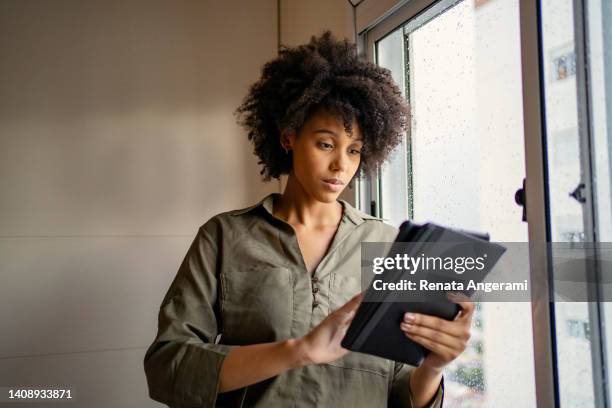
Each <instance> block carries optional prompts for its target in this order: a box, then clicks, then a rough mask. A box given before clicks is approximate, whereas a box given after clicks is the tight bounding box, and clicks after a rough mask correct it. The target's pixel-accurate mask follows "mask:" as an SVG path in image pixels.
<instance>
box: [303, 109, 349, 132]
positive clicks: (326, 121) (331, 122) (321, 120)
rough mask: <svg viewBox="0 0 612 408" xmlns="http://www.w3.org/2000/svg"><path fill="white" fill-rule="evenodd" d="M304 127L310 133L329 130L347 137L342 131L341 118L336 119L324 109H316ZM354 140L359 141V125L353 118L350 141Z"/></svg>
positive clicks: (343, 130)
mask: <svg viewBox="0 0 612 408" xmlns="http://www.w3.org/2000/svg"><path fill="white" fill-rule="evenodd" d="M304 125H305V127H308V128H309V130H311V131H316V130H318V129H327V130H331V131H333V132H334V133H337V134H338V135H346V136H347V137H349V135H348V134H347V133H346V131H345V129H344V123H343V122H342V119H341V118H338V117H336V116H335V115H333V114H331V113H330V112H329V111H327V110H325V109H318V110H316V111H315V112H313V113H312V114H311V115H310V116H309V117H308V120H307V121H306V123H305V124H304ZM355 136H356V138H358V139H361V129H360V128H359V123H358V122H357V121H356V120H355V118H353V123H352V137H351V138H352V139H354V138H355Z"/></svg>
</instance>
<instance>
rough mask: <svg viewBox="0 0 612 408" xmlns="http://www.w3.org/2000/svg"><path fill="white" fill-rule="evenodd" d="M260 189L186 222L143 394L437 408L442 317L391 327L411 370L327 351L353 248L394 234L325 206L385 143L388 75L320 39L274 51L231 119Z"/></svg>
mask: <svg viewBox="0 0 612 408" xmlns="http://www.w3.org/2000/svg"><path fill="white" fill-rule="evenodd" d="M237 114H238V115H239V119H240V123H241V124H242V125H243V126H244V127H245V128H246V129H247V131H248V137H249V140H251V141H252V142H253V143H254V147H255V149H254V150H255V154H257V156H258V157H259V158H260V164H261V165H262V168H263V169H262V174H263V176H264V179H265V180H270V179H271V178H278V177H280V176H281V175H282V174H288V179H287V185H286V188H285V190H284V192H283V193H282V194H271V195H269V196H268V197H265V198H264V199H263V200H262V201H261V202H259V203H258V204H256V205H254V206H251V207H248V208H245V209H242V210H235V211H229V212H226V213H222V214H218V215H216V216H214V217H213V218H211V219H210V220H209V221H207V222H206V223H205V224H204V225H202V226H201V227H200V229H199V231H198V234H197V236H196V238H195V240H194V241H193V244H192V245H191V247H190V248H189V250H188V252H187V255H186V256H185V259H184V261H183V263H182V264H181V266H180V268H179V271H178V273H177V275H176V277H175V279H174V281H173V282H172V284H171V286H170V289H169V290H168V293H167V294H166V296H165V298H164V300H163V302H162V306H161V308H160V311H159V330H158V334H157V337H156V339H155V341H154V342H153V344H152V345H151V346H150V347H149V349H148V351H147V353H146V356H145V361H144V365H145V371H146V375H147V381H148V385H149V393H150V396H151V397H152V398H153V399H155V400H158V401H161V402H164V403H166V404H168V405H170V406H175V407H196V406H198V407H202V406H204V407H212V406H224V407H238V406H245V407H247V406H248V407H251V406H258V407H259V406H261V407H273V406H279V407H285V406H292V407H293V406H297V407H332V406H333V407H345V406H351V407H382V406H398V407H400V406H401V407H424V406H441V404H442V398H443V382H442V370H443V368H444V367H445V366H446V365H447V364H448V363H450V362H451V361H452V360H453V359H455V358H456V357H457V356H458V355H459V354H460V353H461V352H462V351H463V350H464V349H465V347H466V343H467V340H468V338H469V328H470V322H471V317H472V313H473V309H474V307H473V304H472V303H471V302H464V301H461V300H460V299H455V301H457V303H459V304H460V306H461V307H462V311H461V313H460V315H459V316H458V317H457V318H456V319H455V320H454V321H452V322H449V321H446V320H443V319H438V318H435V317H432V316H425V315H414V316H406V317H405V319H404V321H403V322H401V323H399V325H400V328H401V330H403V331H404V332H405V333H406V336H407V337H409V338H411V339H413V340H414V341H416V342H418V343H420V344H422V345H424V346H425V347H427V348H428V349H430V350H431V353H430V354H429V355H428V356H427V358H426V359H425V360H424V362H423V363H422V365H421V366H419V367H418V368H415V367H411V366H408V365H404V364H400V363H395V362H392V361H389V360H386V359H383V358H379V357H375V356H370V355H365V354H361V353H351V352H349V351H348V350H346V349H344V348H342V347H341V346H340V341H341V340H342V338H343V336H344V334H345V332H346V330H347V327H348V325H349V323H350V322H351V320H352V318H353V316H354V314H355V311H356V309H357V307H358V305H359V302H360V301H361V296H362V295H361V294H359V292H360V290H361V288H360V275H359V274H360V252H359V251H360V243H361V242H362V241H392V240H393V239H394V238H395V235H396V234H397V229H396V228H394V227H392V226H389V225H386V224H384V223H383V222H382V221H381V220H380V219H377V218H374V217H371V216H369V215H367V214H364V213H362V212H360V211H358V210H356V209H355V208H353V207H352V206H351V205H350V204H348V203H347V202H346V201H343V200H339V199H338V196H339V195H340V193H341V192H342V191H343V190H344V188H345V187H346V186H347V185H348V184H349V183H350V182H351V181H352V180H353V179H354V178H355V177H356V176H359V175H362V174H368V173H369V172H371V171H373V170H374V169H376V168H377V166H379V165H380V164H381V163H382V162H383V161H384V160H385V159H386V158H387V156H388V155H389V153H390V152H391V151H392V150H393V148H394V147H395V146H396V145H397V144H398V143H399V141H400V139H401V134H402V132H403V131H404V130H405V127H406V125H407V119H408V109H407V106H406V104H405V102H404V100H403V98H402V97H401V92H400V91H399V89H398V88H397V86H396V85H395V84H394V82H393V80H392V78H391V75H390V73H389V71H388V70H385V69H383V68H380V67H377V66H376V65H374V64H371V63H369V62H367V61H364V60H363V59H361V58H359V57H358V56H357V54H356V50H355V46H354V45H352V44H350V43H349V42H348V41H346V40H345V41H337V40H336V39H334V37H333V36H332V35H331V34H330V33H329V32H326V33H324V34H323V35H321V36H320V37H313V38H312V39H311V41H310V43H309V44H307V45H304V46H300V47H296V48H283V49H282V50H281V52H280V55H279V56H278V58H276V59H275V60H273V61H270V62H269V63H267V64H266V65H265V67H264V69H263V75H262V78H261V79H260V80H259V81H258V82H257V83H255V84H254V85H253V86H252V87H251V89H250V92H249V94H248V95H247V97H246V99H245V101H244V102H243V104H242V105H241V106H240V107H239V108H238V110H237Z"/></svg>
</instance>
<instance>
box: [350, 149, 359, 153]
mask: <svg viewBox="0 0 612 408" xmlns="http://www.w3.org/2000/svg"><path fill="white" fill-rule="evenodd" d="M350 152H351V154H361V150H359V149H351V150H350Z"/></svg>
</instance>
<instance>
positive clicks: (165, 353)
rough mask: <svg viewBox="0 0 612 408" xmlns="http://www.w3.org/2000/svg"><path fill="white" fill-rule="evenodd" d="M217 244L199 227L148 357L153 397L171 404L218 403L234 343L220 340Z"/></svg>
mask: <svg viewBox="0 0 612 408" xmlns="http://www.w3.org/2000/svg"><path fill="white" fill-rule="evenodd" d="M216 253H217V248H216V244H215V241H214V239H212V238H211V236H210V235H209V234H208V233H207V232H206V231H205V230H204V229H203V228H200V230H199V231H198V234H197V236H196V238H195V239H194V241H193V243H192V245H191V246H190V248H189V250H188V252H187V255H186V256H185V258H184V260H183V262H182V263H181V266H180V268H179V271H178V273H177V274H176V277H175V278H174V281H173V282H172V284H171V285H170V288H169V290H168V292H167V294H166V296H165V298H164V300H163V302H162V305H161V307H160V309H159V315H158V331H157V336H156V338H155V340H154V341H153V343H152V344H151V346H150V347H149V348H148V350H147V352H146V354H145V357H144V369H145V374H146V377H147V384H148V387H149V396H150V397H151V398H152V399H154V400H156V401H159V402H162V403H165V404H167V405H169V406H173V407H196V406H197V407H214V406H215V405H216V402H217V396H218V390H219V380H220V376H219V374H220V371H221V367H222V365H223V361H224V359H225V357H226V355H227V354H228V353H229V351H230V350H231V349H232V347H235V346H230V345H224V344H216V343H215V339H216V338H217V335H218V334H219V323H220V322H219V321H218V320H219V319H217V315H218V309H219V307H220V305H219V303H220V302H219V301H218V296H217V282H218V279H217V277H216V272H215V271H216V257H217V256H216Z"/></svg>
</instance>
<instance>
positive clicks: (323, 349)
mask: <svg viewBox="0 0 612 408" xmlns="http://www.w3.org/2000/svg"><path fill="white" fill-rule="evenodd" d="M362 299H363V293H359V294H357V295H355V296H354V297H353V298H352V299H351V300H349V301H348V302H346V303H345V304H344V305H342V306H341V307H339V308H338V309H336V310H335V311H333V312H332V313H331V314H330V315H329V316H327V317H326V318H325V319H324V320H323V321H322V322H321V323H319V325H318V326H316V327H315V328H314V329H312V330H311V331H310V333H308V334H307V335H305V336H304V337H302V338H300V339H299V343H300V344H301V346H302V347H303V351H304V354H305V360H306V364H323V363H329V362H332V361H335V360H337V359H339V358H341V357H343V356H345V355H346V354H348V353H349V350H347V349H345V348H344V347H342V346H341V345H340V342H341V341H342V339H343V338H344V335H345V334H346V331H347V330H348V327H349V325H350V324H351V322H352V321H353V317H355V312H356V311H357V308H358V307H359V304H360V303H361V300H362Z"/></svg>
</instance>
